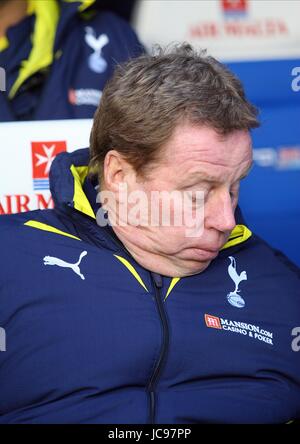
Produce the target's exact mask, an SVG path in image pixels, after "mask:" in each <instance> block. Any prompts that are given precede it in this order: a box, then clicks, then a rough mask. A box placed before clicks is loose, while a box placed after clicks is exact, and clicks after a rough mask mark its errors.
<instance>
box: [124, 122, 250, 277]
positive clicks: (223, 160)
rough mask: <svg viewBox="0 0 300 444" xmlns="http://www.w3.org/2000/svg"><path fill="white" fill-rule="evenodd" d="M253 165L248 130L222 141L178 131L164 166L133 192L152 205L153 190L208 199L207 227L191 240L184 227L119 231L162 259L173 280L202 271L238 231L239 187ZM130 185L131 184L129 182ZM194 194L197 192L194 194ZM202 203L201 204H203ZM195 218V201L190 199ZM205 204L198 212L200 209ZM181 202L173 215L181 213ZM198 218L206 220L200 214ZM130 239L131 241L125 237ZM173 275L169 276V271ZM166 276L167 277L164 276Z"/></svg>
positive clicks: (185, 128) (191, 129) (196, 130)
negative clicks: (201, 194) (199, 194)
mask: <svg viewBox="0 0 300 444" xmlns="http://www.w3.org/2000/svg"><path fill="white" fill-rule="evenodd" d="M251 165H252V148H251V138H250V135H249V133H248V131H234V132H232V133H231V134H229V135H227V136H223V137H221V136H219V135H218V134H217V133H216V131H215V130H213V129H211V128H207V127H199V126H192V125H190V124H185V125H181V126H178V127H177V129H176V131H175V132H174V134H173V136H172V138H171V139H170V140H169V141H168V143H167V144H166V145H165V146H164V147H163V148H162V156H161V160H160V162H159V163H158V164H157V165H155V166H153V167H152V168H151V169H150V170H149V174H148V175H147V179H145V180H137V181H136V182H134V183H129V190H130V191H136V190H142V191H143V192H145V193H146V194H147V196H148V197H149V202H150V200H151V193H153V191H160V192H161V191H165V192H167V193H170V192H173V191H178V192H180V193H182V195H183V194H184V193H187V192H189V193H188V194H192V195H193V194H194V195H195V192H196V191H202V192H203V196H204V214H203V224H202V228H201V226H200V227H199V228H198V229H195V230H194V232H193V235H192V236H191V230H188V229H187V228H188V227H187V226H186V225H185V223H183V224H182V225H181V226H174V224H171V225H170V226H152V225H151V223H149V224H146V225H147V226H137V227H134V228H132V227H131V229H130V230H127V232H126V228H124V229H122V230H121V231H119V233H120V234H121V237H122V238H123V239H125V240H128V241H129V244H130V245H132V246H133V250H134V247H135V246H136V247H137V248H140V249H141V251H144V256H145V258H146V255H147V254H148V255H149V256H151V255H153V257H154V258H157V261H159V260H160V258H161V260H162V264H164V266H165V265H166V264H168V263H169V265H170V267H169V268H168V267H165V269H166V270H167V272H166V273H165V274H170V275H173V276H186V275H191V274H196V273H199V272H201V271H203V270H204V269H205V268H207V266H208V265H209V264H210V262H211V261H212V260H213V259H214V258H215V257H216V256H217V255H218V252H219V250H220V249H221V247H222V246H223V245H224V244H225V243H226V241H227V239H228V237H229V235H230V233H231V231H232V230H233V228H234V227H235V224H236V223H235V218H234V211H235V208H236V206H237V202H238V193H239V183H240V180H241V178H242V177H243V176H245V175H247V172H248V171H249V169H250V168H251ZM129 182H130V180H129ZM192 192H193V193H192ZM200 200H201V199H200ZM191 205H192V207H193V214H195V211H196V209H197V208H196V207H197V205H198V203H197V201H194V200H193V199H192V201H191ZM201 205H202V202H200V204H199V207H200V208H201ZM178 208H179V206H178V202H176V199H175V202H173V203H172V205H171V212H172V213H174V212H176V211H178ZM199 215H200V216H199V217H202V213H201V211H200V213H199ZM126 236H127V237H126ZM168 270H170V273H169V271H168ZM162 274H164V273H162Z"/></svg>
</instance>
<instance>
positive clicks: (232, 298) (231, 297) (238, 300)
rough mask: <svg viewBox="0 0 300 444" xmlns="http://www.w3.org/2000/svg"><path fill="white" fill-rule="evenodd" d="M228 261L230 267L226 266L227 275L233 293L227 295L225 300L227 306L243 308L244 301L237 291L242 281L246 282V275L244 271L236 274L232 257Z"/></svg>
mask: <svg viewBox="0 0 300 444" xmlns="http://www.w3.org/2000/svg"><path fill="white" fill-rule="evenodd" d="M228 259H229V260H230V265H229V266H228V274H229V276H230V277H231V279H232V280H233V282H234V285H235V288H234V290H233V291H231V292H230V293H228V294H227V300H228V302H229V304H231V305H233V306H234V307H237V308H243V307H244V306H245V301H244V299H243V298H242V296H240V295H239V293H240V291H241V290H239V285H240V283H241V282H242V281H246V280H247V273H246V271H242V272H241V273H238V272H237V269H236V260H235V258H234V257H233V256H229V257H228Z"/></svg>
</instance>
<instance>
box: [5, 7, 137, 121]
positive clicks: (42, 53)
mask: <svg viewBox="0 0 300 444" xmlns="http://www.w3.org/2000/svg"><path fill="white" fill-rule="evenodd" d="M112 9H114V8H113V5H112ZM116 12H119V11H116ZM123 12H124V11H123ZM142 52H143V47H142V45H141V44H140V42H139V41H138V39H137V37H136V35H135V33H134V31H133V30H132V29H131V27H130V25H129V24H128V23H127V22H126V21H125V20H124V19H123V18H121V16H120V15H116V14H114V13H113V12H111V11H109V10H108V9H107V7H105V5H102V3H101V1H100V0H77V1H76V0H43V1H39V0H0V66H1V67H2V68H4V69H5V73H6V91H5V92H1V93H0V121H2V122H4V121H18V120H51V119H74V118H75V119H76V118H92V117H93V115H94V112H95V110H96V108H97V106H98V105H99V102H100V99H101V95H102V90H103V88H104V85H105V83H106V81H107V80H108V79H109V78H110V77H111V75H112V73H113V70H114V67H115V65H116V64H118V63H120V62H123V61H126V60H127V59H129V58H132V57H135V56H137V55H139V54H141V53H142Z"/></svg>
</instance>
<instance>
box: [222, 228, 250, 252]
mask: <svg viewBox="0 0 300 444" xmlns="http://www.w3.org/2000/svg"><path fill="white" fill-rule="evenodd" d="M251 236H252V231H250V230H249V228H247V227H246V225H236V226H235V228H234V229H233V230H232V232H231V234H230V236H229V238H228V241H227V242H226V244H225V245H224V246H223V247H222V248H221V250H220V251H222V250H225V249H226V248H229V247H233V246H235V245H238V244H241V243H242V242H245V241H246V240H248V239H249V238H250V237H251Z"/></svg>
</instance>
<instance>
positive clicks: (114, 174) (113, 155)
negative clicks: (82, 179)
mask: <svg viewBox="0 0 300 444" xmlns="http://www.w3.org/2000/svg"><path fill="white" fill-rule="evenodd" d="M133 176H135V172H134V169H133V167H132V166H131V165H130V164H129V162H127V160H126V159H125V158H124V157H123V156H122V155H121V154H120V153H119V152H118V151H116V150H110V151H108V153H107V154H106V156H105V159H104V167H103V178H104V186H105V188H106V189H107V190H110V191H113V192H116V193H117V192H118V191H119V186H120V185H121V184H124V183H126V184H127V185H130V184H129V183H128V182H129V181H132V180H134V179H135V177H133Z"/></svg>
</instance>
